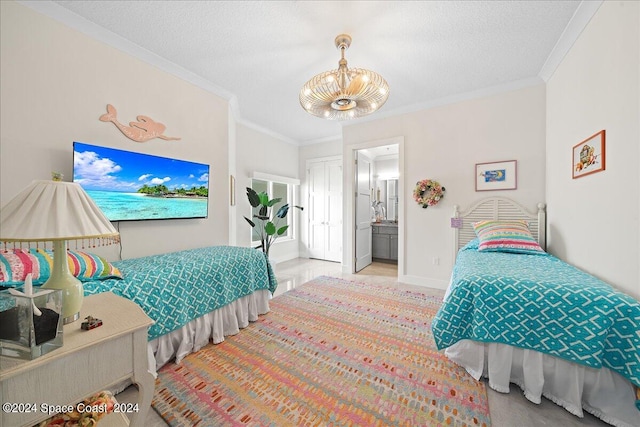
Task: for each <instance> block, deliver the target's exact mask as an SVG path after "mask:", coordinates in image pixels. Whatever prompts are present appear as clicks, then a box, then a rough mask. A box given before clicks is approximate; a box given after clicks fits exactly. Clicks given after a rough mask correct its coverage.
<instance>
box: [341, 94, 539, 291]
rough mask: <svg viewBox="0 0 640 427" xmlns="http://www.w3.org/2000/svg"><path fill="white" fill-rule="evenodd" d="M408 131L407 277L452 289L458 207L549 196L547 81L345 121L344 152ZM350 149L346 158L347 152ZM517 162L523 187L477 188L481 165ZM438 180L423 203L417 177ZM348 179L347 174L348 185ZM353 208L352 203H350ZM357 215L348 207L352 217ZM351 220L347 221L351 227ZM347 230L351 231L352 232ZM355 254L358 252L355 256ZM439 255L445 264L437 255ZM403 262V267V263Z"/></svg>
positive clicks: (532, 203) (348, 247) (404, 175)
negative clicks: (432, 200) (429, 202)
mask: <svg viewBox="0 0 640 427" xmlns="http://www.w3.org/2000/svg"><path fill="white" fill-rule="evenodd" d="M396 136H403V137H404V145H405V152H404V168H403V170H401V171H400V179H401V180H404V184H405V185H404V191H403V196H404V199H405V202H404V209H405V210H406V213H405V215H404V216H405V218H406V224H405V228H404V230H405V232H404V234H405V236H404V237H405V240H404V241H405V245H404V246H405V247H404V248H399V249H400V250H401V251H402V250H403V249H404V254H405V260H404V264H405V266H404V267H405V276H404V277H401V279H402V280H403V281H404V282H405V283H413V284H418V285H428V286H435V287H440V288H442V287H445V286H446V284H447V282H448V279H449V276H450V273H451V268H452V266H453V257H452V255H451V254H452V253H453V243H452V240H453V237H452V231H451V229H450V227H449V224H450V222H449V218H450V217H451V215H452V211H453V205H454V204H457V205H460V206H461V207H462V208H465V207H467V206H469V205H470V204H471V203H473V202H474V201H476V200H479V199H481V198H483V197H486V196H497V195H502V196H507V197H511V198H513V199H515V200H516V201H518V202H520V203H521V204H523V205H524V206H526V207H528V208H529V209H530V210H532V211H535V210H536V204H537V203H538V202H541V201H544V189H545V177H544V170H545V156H544V149H545V87H544V85H536V86H533V87H529V88H525V89H520V90H516V91H511V92H507V93H501V94H497V95H494V96H488V97H484V98H480V99H475V100H470V101H464V102H460V103H457V104H452V105H447V106H442V107H438V108H433V109H429V110H424V111H419V112H415V113H411V114H405V115H402V116H398V117H390V118H386V119H381V120H376V121H369V122H364V123H357V122H354V124H351V125H348V126H345V127H344V129H343V138H344V143H345V152H347V153H348V152H349V151H350V147H353V146H357V145H359V144H362V143H365V142H367V141H374V140H380V139H384V138H393V137H396ZM346 156H347V155H346V154H345V158H346ZM513 159H515V160H517V161H518V189H517V190H515V191H492V192H486V193H485V192H482V193H480V192H475V181H474V175H475V164H476V163H482V162H491V161H500V160H513ZM426 178H430V179H435V180H438V181H439V182H440V183H441V184H442V185H443V186H444V187H445V188H446V194H445V197H444V199H442V201H441V203H440V204H438V205H437V206H435V207H430V208H428V209H423V208H421V207H420V206H418V205H417V204H416V203H415V202H414V201H413V197H412V193H413V188H414V186H415V183H416V182H417V181H419V180H422V179H426ZM347 183H348V181H347V180H346V179H345V191H347ZM345 206H346V208H347V209H348V204H345ZM351 215H352V213H351V212H347V213H346V216H345V218H346V221H348V220H349V217H350V216H351ZM349 227H350V225H349V224H346V223H345V229H349ZM345 234H346V233H345ZM344 247H345V251H346V252H347V253H346V254H345V256H344V262H345V265H346V266H348V267H349V268H350V267H351V266H352V264H353V261H352V258H353V255H352V254H351V253H352V251H353V245H352V244H351V243H350V242H349V238H348V237H346V240H345V244H344ZM350 254H351V255H350ZM434 258H437V259H438V260H439V264H438V265H434V264H433V259H434ZM402 267H403V266H399V268H400V269H402Z"/></svg>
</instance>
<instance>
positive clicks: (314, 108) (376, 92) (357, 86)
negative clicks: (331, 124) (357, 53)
mask: <svg viewBox="0 0 640 427" xmlns="http://www.w3.org/2000/svg"><path fill="white" fill-rule="evenodd" d="M335 44H336V48H338V49H339V50H340V61H338V69H336V70H332V71H325V72H324V73H321V74H318V75H316V76H314V77H313V78H312V79H311V80H309V81H308V82H307V83H305V85H304V86H303V87H302V90H300V105H302V108H304V109H305V110H306V111H307V112H308V113H310V114H313V115H314V116H317V117H321V118H323V119H328V120H349V119H355V118H358V117H362V116H366V115H368V114H371V113H373V112H374V111H376V110H378V109H379V108H380V107H382V105H383V104H384V103H385V102H387V99H388V98H389V85H388V84H387V82H386V81H385V79H384V78H382V76H381V75H380V74H378V73H376V72H374V71H370V70H365V69H363V68H351V69H349V68H347V60H346V58H345V57H344V53H345V51H346V50H347V49H348V48H349V46H351V36H349V35H348V34H340V35H339V36H337V37H336V39H335Z"/></svg>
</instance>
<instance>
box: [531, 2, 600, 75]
mask: <svg viewBox="0 0 640 427" xmlns="http://www.w3.org/2000/svg"><path fill="white" fill-rule="evenodd" d="M602 3H603V1H602V0H589V1H586V0H583V1H582V2H580V4H579V5H578V8H577V9H576V11H575V12H574V14H573V16H572V17H571V20H569V23H568V24H567V26H566V27H565V29H564V31H563V32H562V35H561V36H560V38H559V39H558V41H557V42H556V45H555V46H554V47H553V50H552V51H551V53H550V54H549V56H548V57H547V60H546V61H545V63H544V65H543V66H542V68H541V69H540V72H539V73H538V76H540V78H541V79H542V80H544V81H545V82H548V81H549V79H550V78H551V77H552V76H553V73H555V71H556V68H558V66H559V65H560V63H561V62H562V60H563V59H564V57H565V56H566V55H567V53H569V50H571V47H572V46H573V44H574V43H575V42H576V40H578V37H580V34H581V33H582V31H583V30H584V29H585V28H586V26H587V24H589V21H591V18H593V16H594V15H595V14H596V12H597V11H598V9H599V8H600V6H601V5H602Z"/></svg>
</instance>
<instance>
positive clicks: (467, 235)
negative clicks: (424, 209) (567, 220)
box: [453, 197, 547, 260]
mask: <svg viewBox="0 0 640 427" xmlns="http://www.w3.org/2000/svg"><path fill="white" fill-rule="evenodd" d="M545 207H546V205H545V204H544V203H538V212H529V211H528V210H527V209H525V208H524V207H523V206H522V205H520V204H519V203H517V202H515V201H513V200H511V199H508V198H506V197H489V198H486V199H482V200H480V201H478V202H476V203H475V204H474V205H472V206H471V207H470V208H469V209H468V210H466V211H463V212H460V211H459V210H458V206H457V205H456V206H454V207H453V217H454V218H461V219H462V227H461V228H454V229H453V234H454V245H453V247H454V257H453V259H454V260H455V257H456V256H457V254H458V250H459V249H460V248H461V247H463V246H464V245H466V244H467V243H469V242H470V241H471V240H473V239H474V238H475V237H476V234H475V232H474V231H473V223H474V222H477V221H482V220H487V219H496V220H497V219H500V220H509V219H521V220H525V221H528V223H529V229H530V230H531V234H533V237H535V239H536V240H537V241H538V244H540V246H541V247H542V249H544V250H546V249H547V239H546V212H545Z"/></svg>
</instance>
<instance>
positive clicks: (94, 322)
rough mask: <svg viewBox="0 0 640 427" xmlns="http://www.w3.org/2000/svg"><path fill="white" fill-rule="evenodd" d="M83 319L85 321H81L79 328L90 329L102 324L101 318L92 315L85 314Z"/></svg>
mask: <svg viewBox="0 0 640 427" xmlns="http://www.w3.org/2000/svg"><path fill="white" fill-rule="evenodd" d="M85 320H86V322H82V325H80V328H81V329H83V330H85V331H90V330H91V329H95V328H97V327H98V326H102V320H100V319H96V318H95V317H93V316H87V317H85Z"/></svg>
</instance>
